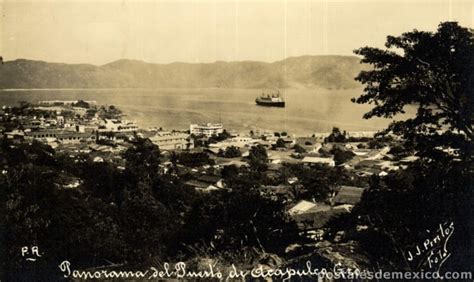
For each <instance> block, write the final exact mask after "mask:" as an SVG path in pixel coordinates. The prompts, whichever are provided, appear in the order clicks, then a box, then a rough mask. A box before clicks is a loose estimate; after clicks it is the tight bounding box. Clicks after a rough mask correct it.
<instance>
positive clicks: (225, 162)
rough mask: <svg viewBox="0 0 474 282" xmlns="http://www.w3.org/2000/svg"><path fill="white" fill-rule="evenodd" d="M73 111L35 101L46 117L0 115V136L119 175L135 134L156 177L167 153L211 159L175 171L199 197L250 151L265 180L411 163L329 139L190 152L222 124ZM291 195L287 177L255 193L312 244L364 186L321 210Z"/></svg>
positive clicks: (233, 140)
mask: <svg viewBox="0 0 474 282" xmlns="http://www.w3.org/2000/svg"><path fill="white" fill-rule="evenodd" d="M89 104H91V105H95V102H93V101H89ZM77 105H78V101H41V102H40V103H39V104H38V105H36V106H34V107H33V109H38V110H40V112H42V113H44V112H49V114H48V115H39V114H38V115H28V116H25V115H21V114H12V112H11V111H10V110H9V109H8V108H6V107H4V108H3V109H2V111H1V112H0V125H1V126H2V127H0V129H1V130H2V133H3V135H4V136H6V137H7V138H9V139H12V140H20V141H22V140H26V141H31V140H38V141H41V142H44V143H47V144H49V145H51V146H52V147H55V148H58V149H59V150H63V151H66V152H68V153H70V154H75V153H85V154H88V155H89V156H91V157H92V158H93V160H94V161H97V162H101V161H112V162H114V163H116V164H117V167H118V168H123V167H124V165H125V164H124V161H123V160H122V159H121V156H120V152H122V151H123V150H125V149H126V148H127V147H128V146H130V144H129V142H128V141H129V140H130V138H133V137H132V136H136V135H137V136H140V137H143V138H148V139H149V140H150V141H151V142H153V143H154V144H156V145H158V146H159V148H160V150H161V152H162V153H163V156H164V157H163V158H164V160H163V162H162V165H161V169H162V171H161V172H166V171H169V170H170V169H171V167H172V166H173V165H176V164H173V163H172V162H171V161H170V158H169V157H167V156H169V154H168V153H169V152H170V151H187V152H199V153H206V154H207V155H208V156H209V158H211V159H212V160H213V164H206V165H203V166H202V167H193V168H186V167H184V166H182V165H181V168H180V170H181V171H185V172H186V173H187V175H191V176H192V177H191V178H190V179H187V180H186V182H185V184H186V186H188V187H190V188H191V189H196V190H197V191H200V192H203V193H209V192H212V191H215V190H219V189H226V187H225V183H224V181H223V180H222V177H221V176H220V173H218V172H219V171H220V170H222V169H223V168H224V167H225V166H229V165H235V166H237V167H241V166H248V156H249V151H250V149H251V148H252V147H253V146H256V145H260V146H263V147H265V148H266V149H267V154H268V171H267V172H266V173H267V174H268V176H271V175H272V174H277V173H278V170H279V169H280V168H281V167H282V166H283V165H284V164H285V163H292V164H302V165H304V166H307V167H313V166H328V167H341V168H343V169H345V170H346V171H349V172H352V173H353V174H354V175H357V176H359V177H368V176H372V175H378V176H381V177H383V176H385V175H387V174H388V173H389V172H390V171H395V170H398V169H403V168H405V166H406V165H407V164H408V163H410V162H413V161H415V160H416V157H415V156H408V157H405V158H402V159H400V158H396V157H395V156H393V155H392V154H391V153H390V147H389V146H385V147H382V148H377V149H374V148H372V149H371V148H367V146H361V142H352V143H327V142H324V138H325V137H327V136H328V134H329V133H321V134H313V135H312V136H311V137H297V136H290V135H288V134H287V133H271V132H266V131H256V132H253V131H252V132H249V133H245V134H233V135H230V134H229V135H228V136H226V137H225V138H220V139H214V140H213V142H211V143H207V144H205V145H196V144H197V143H196V140H197V139H206V140H211V139H212V138H213V137H215V136H220V135H222V134H224V133H225V132H226V131H225V128H224V126H223V124H220V123H205V124H191V125H190V127H189V130H186V131H174V130H173V131H165V130H161V129H156V128H155V129H147V130H145V129H141V128H139V127H138V125H137V124H136V123H135V122H133V121H130V120H124V119H121V118H119V117H117V118H100V117H99V116H98V115H97V113H96V114H95V115H92V116H91V115H89V116H87V117H86V113H87V111H84V108H82V107H78V106H77ZM9 122H10V123H11V122H16V123H17V124H21V127H19V128H10V129H9V130H6V127H5V126H3V124H7V123H9ZM371 135H373V132H363V133H352V136H354V137H368V136H369V137H370V136H371ZM217 140H219V141H217ZM362 145H363V144H362ZM229 148H232V149H233V150H238V152H239V154H238V155H237V156H232V157H228V156H227V157H226V156H223V155H222V152H224V151H226V150H228V149H229ZM334 149H337V150H342V151H346V152H349V153H350V154H351V156H352V157H351V158H349V159H347V160H344V161H343V162H342V163H336V160H335V158H334V154H332V153H330V152H332V151H333V150H334ZM178 165H179V164H178ZM295 189H298V179H296V178H291V179H288V183H281V184H279V185H275V186H262V187H260V192H261V193H262V195H265V196H268V197H272V198H273V197H277V198H284V199H285V201H286V203H287V209H288V210H287V212H288V214H289V216H291V217H292V218H293V219H294V220H295V221H296V222H297V223H298V226H299V227H300V228H301V229H302V230H305V231H309V232H310V233H309V234H312V236H313V237H314V238H318V236H320V235H321V234H320V233H319V231H320V229H321V228H322V227H324V225H325V224H326V223H327V222H328V221H329V220H331V219H332V218H334V217H337V216H339V215H341V214H345V213H350V212H351V209H352V207H353V206H354V205H356V204H357V203H358V202H359V201H360V199H361V197H362V194H363V193H364V191H365V189H366V187H355V186H340V187H336V188H335V189H334V190H333V191H332V192H331V193H332V194H331V195H330V200H329V201H327V202H324V203H320V202H313V201H309V200H301V201H295V197H294V193H295ZM311 232H313V233H311Z"/></svg>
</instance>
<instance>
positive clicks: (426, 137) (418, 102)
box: [353, 22, 474, 158]
mask: <svg viewBox="0 0 474 282" xmlns="http://www.w3.org/2000/svg"><path fill="white" fill-rule="evenodd" d="M385 46H386V49H385V50H382V49H379V48H373V47H363V48H360V49H358V50H356V51H355V53H356V54H358V55H361V56H362V57H363V58H362V61H361V62H362V63H367V64H370V65H371V66H372V67H373V68H372V69H371V70H367V71H362V72H361V73H360V74H359V75H358V76H357V77H356V80H358V81H360V82H361V83H363V84H364V85H365V89H364V93H363V94H362V95H361V96H360V97H358V98H356V99H353V101H354V102H357V103H359V104H365V103H367V104H373V105H374V107H373V108H372V110H370V111H369V112H367V113H366V114H365V115H364V118H372V117H384V118H393V117H395V116H397V115H399V114H403V113H405V110H406V106H408V105H414V106H415V107H416V114H415V116H414V117H410V118H406V119H404V120H398V121H394V122H392V123H391V125H390V126H389V127H388V128H387V129H386V130H385V131H384V132H383V133H388V132H392V133H394V134H397V135H400V136H402V137H404V139H405V140H406V141H407V143H409V144H412V145H415V146H416V145H421V146H418V149H419V150H420V152H433V149H436V148H451V149H454V150H455V151H456V152H457V153H458V154H460V155H461V156H463V157H467V158H470V157H469V155H470V154H469V151H470V149H472V141H473V128H472V121H473V91H474V73H473V71H472V69H473V67H474V37H473V34H472V33H471V32H470V31H469V30H468V29H467V28H464V27H461V26H459V25H458V24H457V23H456V22H444V23H441V24H440V25H439V26H438V29H437V31H436V32H426V31H418V30H413V31H411V32H407V33H403V34H402V35H400V36H388V37H387V41H386V44H385Z"/></svg>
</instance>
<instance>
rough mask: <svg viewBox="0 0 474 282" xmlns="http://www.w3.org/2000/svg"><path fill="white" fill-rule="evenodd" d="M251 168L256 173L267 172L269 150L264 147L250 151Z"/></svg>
mask: <svg viewBox="0 0 474 282" xmlns="http://www.w3.org/2000/svg"><path fill="white" fill-rule="evenodd" d="M249 159H250V168H252V170H254V171H260V172H262V171H265V170H266V169H267V161H268V155H267V150H266V149H265V147H263V146H262V145H257V146H253V147H252V148H250V151H249Z"/></svg>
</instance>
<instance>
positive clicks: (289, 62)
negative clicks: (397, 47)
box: [0, 56, 365, 89]
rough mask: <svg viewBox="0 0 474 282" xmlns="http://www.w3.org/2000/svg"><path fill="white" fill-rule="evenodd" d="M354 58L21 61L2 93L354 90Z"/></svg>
mask: <svg viewBox="0 0 474 282" xmlns="http://www.w3.org/2000/svg"><path fill="white" fill-rule="evenodd" d="M359 61H360V59H359V58H358V57H354V56H302V57H291V58H287V59H285V60H282V61H277V62H273V63H265V62H255V61H242V62H215V63H208V64H190V63H172V64H151V63H146V62H142V61H136V60H118V61H115V62H112V63H109V64H106V65H102V66H95V65H88V64H59V63H47V62H42V61H32V60H25V59H18V60H14V61H7V62H5V63H4V64H3V65H0V89H15V88H210V87H221V88H267V87H278V88H310V87H320V88H328V89H341V88H354V87H358V86H359V84H358V83H357V82H356V81H354V77H355V76H356V75H357V74H358V73H359V71H360V70H362V69H364V68H365V66H364V65H361V64H360V63H359Z"/></svg>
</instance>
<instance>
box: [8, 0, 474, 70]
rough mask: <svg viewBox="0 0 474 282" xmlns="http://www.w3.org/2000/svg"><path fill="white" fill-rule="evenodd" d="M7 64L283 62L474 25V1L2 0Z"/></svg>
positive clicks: (348, 52) (380, 44)
mask: <svg viewBox="0 0 474 282" xmlns="http://www.w3.org/2000/svg"><path fill="white" fill-rule="evenodd" d="M0 11H1V15H2V18H1V22H0V54H1V55H2V56H3V57H4V59H5V60H13V59H16V58H27V59H35V60H44V61H51V62H66V63H93V64H104V63H108V62H111V61H114V60H117V59H121V58H128V59H137V60H144V61H147V62H154V63H169V62H176V61H181V62H214V61H219V60H221V61H236V60H259V61H267V62H272V61H277V60H281V59H284V58H286V57H290V56H301V55H325V54H341V55H350V54H352V50H354V49H356V48H358V47H361V46H365V45H371V46H377V47H382V46H383V43H384V42H385V37H386V36H387V35H389V34H391V35H398V34H400V33H402V32H404V31H409V30H412V29H413V28H417V29H420V30H434V29H436V26H437V25H438V24H439V23H440V22H441V21H447V20H456V21H459V22H460V23H461V25H463V26H468V27H474V1H472V0H470V1H468V0H466V1H464V0H414V1H413V0H398V1H394V0H389V1H375V0H372V1H371V0H365V1H355V0H345V1H344V0H342V1H341V0H340V1H331V0H313V1H219V0H215V1H125V0H124V1H82V2H71V1H53V2H51V1H49V2H46V1H29V2H19V1H15V2H13V1H8V0H0Z"/></svg>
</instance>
